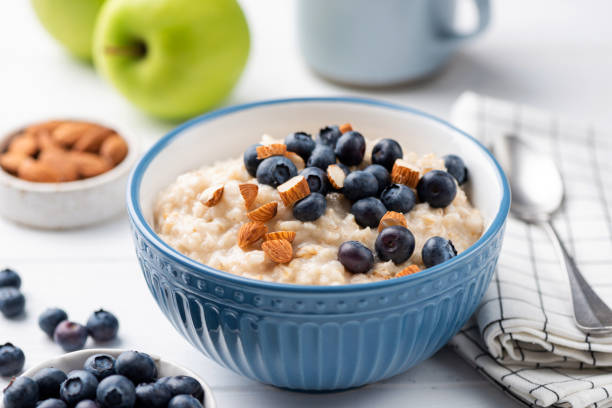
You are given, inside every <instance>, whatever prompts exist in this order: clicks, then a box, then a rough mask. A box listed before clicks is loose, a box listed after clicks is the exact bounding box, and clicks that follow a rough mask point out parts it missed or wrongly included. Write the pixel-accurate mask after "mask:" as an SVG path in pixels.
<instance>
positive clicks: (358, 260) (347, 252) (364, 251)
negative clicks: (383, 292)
mask: <svg viewBox="0 0 612 408" xmlns="http://www.w3.org/2000/svg"><path fill="white" fill-rule="evenodd" d="M338 261H340V263H341V264H342V265H343V266H344V268H345V269H346V270H347V271H349V272H350V273H366V272H367V271H369V270H370V269H372V266H373V265H374V255H372V251H370V250H369V249H368V248H367V247H366V246H365V245H363V244H362V243H361V242H357V241H346V242H343V243H342V244H341V245H340V248H338Z"/></svg>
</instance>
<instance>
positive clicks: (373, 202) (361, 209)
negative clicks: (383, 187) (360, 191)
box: [351, 197, 387, 228]
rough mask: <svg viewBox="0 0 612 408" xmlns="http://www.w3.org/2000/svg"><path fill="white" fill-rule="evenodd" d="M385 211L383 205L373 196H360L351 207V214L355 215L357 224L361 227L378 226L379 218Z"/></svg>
mask: <svg viewBox="0 0 612 408" xmlns="http://www.w3.org/2000/svg"><path fill="white" fill-rule="evenodd" d="M386 212H387V209H386V208H385V205H384V204H383V203H382V202H381V201H380V200H379V199H378V198H374V197H367V198H362V199H361V200H359V201H357V202H355V204H353V206H352V207H351V214H353V215H354V216H355V221H356V222H357V224H359V225H360V226H362V227H370V228H376V227H378V223H379V222H380V219H381V218H382V217H383V215H385V213H386Z"/></svg>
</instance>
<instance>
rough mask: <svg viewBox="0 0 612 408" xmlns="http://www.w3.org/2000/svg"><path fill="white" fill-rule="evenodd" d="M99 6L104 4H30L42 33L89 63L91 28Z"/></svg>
mask: <svg viewBox="0 0 612 408" xmlns="http://www.w3.org/2000/svg"><path fill="white" fill-rule="evenodd" d="M103 3H104V0H32V6H34V11H36V15H37V16H38V19H39V20H40V22H41V23H42V25H43V26H44V27H45V29H46V30H47V31H48V32H49V33H50V34H51V35H52V36H53V37H55V39H56V40H57V41H59V42H60V43H62V44H63V45H64V46H65V47H66V48H68V50H70V52H72V53H73V54H74V55H76V56H77V57H79V58H82V59H91V46H92V37H93V31H94V26H95V22H96V17H97V15H98V11H99V10H100V7H102V4H103Z"/></svg>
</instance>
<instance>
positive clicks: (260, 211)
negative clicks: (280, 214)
mask: <svg viewBox="0 0 612 408" xmlns="http://www.w3.org/2000/svg"><path fill="white" fill-rule="evenodd" d="M277 210H278V203H277V202H276V201H272V202H271V203H267V204H264V205H262V206H261V207H258V208H256V209H254V210H253V211H249V212H248V213H247V217H249V219H250V220H251V221H259V222H266V221H269V220H271V219H272V218H274V216H276V211H277Z"/></svg>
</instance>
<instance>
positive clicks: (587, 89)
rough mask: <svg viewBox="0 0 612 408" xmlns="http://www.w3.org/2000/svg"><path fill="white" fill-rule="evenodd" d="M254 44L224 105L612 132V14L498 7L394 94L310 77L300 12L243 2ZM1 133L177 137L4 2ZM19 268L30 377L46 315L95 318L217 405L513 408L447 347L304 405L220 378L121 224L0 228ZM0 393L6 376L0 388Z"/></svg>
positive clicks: (269, 1)
mask: <svg viewBox="0 0 612 408" xmlns="http://www.w3.org/2000/svg"><path fill="white" fill-rule="evenodd" d="M241 4H242V5H243V7H244V9H245V12H246V14H247V17H248V19H249V24H250V26H251V34H252V50H251V56H250V60H249V64H248V67H247V69H246V71H245V74H244V75H243V77H242V79H241V81H240V82H239V84H238V86H237V88H236V90H235V92H234V93H233V94H232V96H231V97H230V98H229V99H228V100H227V101H225V104H234V103H242V102H249V101H253V100H259V99H266V98H275V97H289V96H304V95H319V96H320V95H365V96H370V97H375V98H382V99H386V100H391V101H396V102H400V103H404V104H407V105H412V106H414V107H417V108H420V109H423V110H426V111H429V112H431V113H434V114H437V115H439V116H442V117H447V116H448V112H449V109H450V106H451V104H452V102H453V101H454V100H455V99H456V97H457V96H458V95H459V94H460V93H461V92H463V91H464V90H466V89H471V90H474V91H476V92H479V93H484V94H488V95H491V96H495V97H499V98H505V99H511V100H514V101H519V102H521V103H525V104H530V105H535V106H538V107H542V108H546V109H551V110H554V111H557V112H560V113H562V114H566V115H569V116H573V117H576V118H581V119H586V120H592V121H594V122H597V123H600V124H605V125H608V126H609V125H610V124H612V80H611V78H610V76H611V73H612V24H611V23H610V16H611V15H612V3H611V2H608V1H606V0H600V1H580V2H578V1H571V0H547V1H544V0H539V1H537V2H534V1H530V0H520V1H519V0H513V1H504V2H502V1H496V2H494V8H493V21H492V26H491V28H490V30H489V31H488V32H487V33H486V34H485V35H484V36H483V37H481V38H479V39H478V40H476V41H474V42H472V43H470V44H467V45H466V46H465V47H464V48H463V49H462V50H461V51H460V53H459V54H458V55H457V56H456V57H455V58H454V60H453V61H452V63H451V64H450V65H449V66H448V67H447V68H446V69H445V70H444V72H443V73H442V74H441V75H439V76H438V77H436V78H435V79H433V80H432V81H429V82H426V83H422V84H419V85H416V86H404V87H400V88H398V89H387V90H379V91H366V90H354V89H348V88H342V87H340V86H337V85H333V84H330V83H328V82H325V81H324V80H322V79H320V78H319V77H317V76H316V75H314V74H312V73H311V72H310V71H309V70H308V68H307V67H306V66H305V65H304V63H303V61H302V59H301V57H300V55H299V50H298V49H297V44H296V41H295V38H296V35H295V18H294V3H293V2H292V1H289V0H243V1H241ZM0 34H1V35H0V132H7V131H9V130H11V129H12V128H14V127H19V126H20V125H22V124H24V123H28V122H31V121H36V120H39V119H44V118H51V117H62V116H64V117H65V116H70V117H84V118H91V119H99V120H103V121H104V122H106V123H110V124H113V125H115V126H117V127H118V128H120V129H122V130H123V131H128V132H131V133H133V134H134V135H138V136H140V137H142V138H143V139H144V141H145V143H150V142H151V141H154V140H155V139H157V138H159V137H160V136H161V135H163V134H164V133H165V132H166V131H167V130H169V129H171V128H172V127H173V124H168V123H163V122H159V121H157V120H155V119H152V118H150V117H147V116H145V115H143V114H142V113H140V112H139V111H138V110H136V109H135V108H133V107H132V106H130V105H129V104H128V103H127V102H126V101H125V100H124V99H123V98H122V97H121V96H120V95H119V94H117V93H116V92H115V91H114V90H113V89H112V88H111V87H110V86H109V85H108V84H106V83H104V81H103V80H102V79H101V78H99V77H98V76H97V75H96V74H95V72H94V70H93V69H92V68H91V67H90V66H87V65H85V64H82V63H78V62H76V61H74V60H72V59H71V58H70V57H68V56H67V55H66V54H65V53H64V52H63V51H62V50H61V49H60V48H59V47H58V46H57V45H56V44H55V43H54V42H53V41H52V40H51V39H50V38H49V37H48V36H47V35H46V33H45V32H44V31H43V30H42V29H41V28H40V26H39V25H38V23H37V21H36V19H35V17H34V15H33V13H32V11H31V9H30V6H29V2H28V1H26V0H6V1H2V2H0ZM0 199H2V197H0ZM3 264H5V265H7V266H12V267H14V268H16V269H17V270H19V271H20V272H21V274H22V276H23V279H24V287H23V289H24V292H25V294H26V296H27V299H28V303H27V314H26V316H25V317H24V318H22V319H19V320H17V321H8V320H6V319H3V318H1V317H0V343H4V342H5V341H12V342H14V343H15V344H17V345H19V346H21V347H22V348H23V349H24V351H25V352H26V355H27V366H31V365H33V364H35V363H37V362H40V361H42V360H44V359H47V358H50V357H52V356H55V355H57V354H58V353H60V349H59V348H58V347H57V346H55V345H54V344H52V343H51V342H50V341H49V340H48V339H46V338H45V336H44V334H42V332H41V331H40V330H39V329H38V328H37V327H36V323H35V322H36V318H37V315H38V314H39V313H40V312H41V311H42V310H43V309H44V308H45V307H47V306H55V305H57V306H61V307H64V308H66V310H67V311H68V313H69V314H70V316H71V317H72V318H73V319H75V320H78V321H85V320H86V318H87V316H88V314H89V313H90V312H91V311H93V310H94V309H95V308H98V307H100V306H103V307H105V308H108V309H110V310H112V311H114V312H115V313H116V314H117V315H118V316H119V318H120V320H121V324H122V327H121V331H120V334H121V338H120V340H119V341H117V342H116V343H114V344H113V346H117V347H126V348H136V349H140V350H145V351H149V352H152V353H156V354H159V355H162V356H164V357H166V358H169V359H172V360H175V361H176V362H178V363H180V364H184V365H186V366H188V367H189V368H191V369H193V370H195V371H196V372H198V373H200V374H201V375H202V376H203V377H204V378H206V379H207V380H208V382H209V384H210V385H211V386H212V387H213V390H214V391H215V395H216V398H217V400H218V402H219V405H220V406H221V407H244V406H249V407H271V408H273V407H286V406H290V405H291V406H296V407H307V406H315V405H318V406H334V407H351V408H353V407H355V408H358V407H366V406H368V407H369V406H381V407H382V406H385V407H395V406H398V407H399V406H407V405H410V406H428V407H447V406H454V407H487V406H496V407H514V406H516V403H514V402H513V401H512V400H510V399H508V398H507V397H506V396H504V394H502V393H501V392H499V391H498V390H496V389H495V388H493V387H492V386H490V385H489V384H488V383H487V382H486V380H484V379H483V378H482V377H481V376H480V375H479V374H477V373H476V372H475V371H473V370H472V369H471V368H469V367H468V366H467V365H466V364H465V363H463V362H462V361H461V360H460V359H459V358H458V357H456V356H455V355H454V354H453V353H452V352H451V351H450V350H443V351H441V352H440V353H438V354H437V355H436V356H435V357H433V358H432V359H430V360H428V361H426V362H424V363H422V364H421V365H419V366H418V367H415V368H413V369H412V370H410V371H408V372H407V373H405V374H403V375H400V376H397V377H395V378H392V379H390V380H387V381H384V382H381V383H377V384H373V385H370V386H367V387H363V388H361V389H358V390H353V391H349V392H342V393H333V394H302V393H293V392H289V391H282V390H277V389H274V388H272V387H268V386H264V385H261V384H258V383H255V382H252V381H249V380H245V379H243V378H241V377H239V376H237V375H235V374H233V373H232V372H230V371H228V370H226V369H224V368H220V367H219V366H217V365H216V364H214V363H212V362H210V361H208V360H207V359H206V358H204V357H203V356H201V355H200V354H199V353H198V352H196V351H195V350H194V349H192V348H191V346H189V345H188V344H187V343H186V342H185V341H184V340H183V339H182V338H181V337H180V336H179V335H178V334H177V333H176V332H175V331H174V329H173V328H172V327H171V326H170V324H169V323H168V322H167V321H166V320H165V318H164V317H163V316H162V315H161V313H160V312H159V311H158V309H157V306H156V304H155V303H154V301H153V300H152V298H151V296H150V295H149V293H148V291H147V288H146V286H145V284H144V281H143V279H142V277H141V275H140V271H139V269H138V266H137V263H136V260H135V257H134V254H133V251H132V244H131V241H130V238H129V232H128V227H127V222H126V219H125V217H122V218H120V219H117V220H115V221H113V222H110V223H108V224H107V225H103V226H97V227H93V228H89V229H83V230H75V231H65V232H41V231H36V230H31V229H27V228H23V227H20V226H17V225H14V224H11V223H8V222H5V221H3V220H0V267H1V266H2V265H3ZM3 384H4V382H3V380H1V379H0V386H2V385H3Z"/></svg>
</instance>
